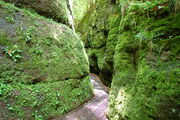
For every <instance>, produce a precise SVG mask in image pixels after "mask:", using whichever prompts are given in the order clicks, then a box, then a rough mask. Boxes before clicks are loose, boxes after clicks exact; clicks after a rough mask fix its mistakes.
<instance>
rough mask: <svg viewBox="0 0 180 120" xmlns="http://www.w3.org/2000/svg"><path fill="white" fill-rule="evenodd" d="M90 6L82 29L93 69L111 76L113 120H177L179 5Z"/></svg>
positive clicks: (109, 0)
mask: <svg viewBox="0 0 180 120" xmlns="http://www.w3.org/2000/svg"><path fill="white" fill-rule="evenodd" d="M91 8H93V9H90V10H89V12H88V14H87V15H86V16H85V17H84V19H83V20H82V23H83V25H86V26H85V27H82V28H80V27H78V28H79V29H78V30H79V31H80V32H81V33H82V37H83V40H84V43H85V46H86V48H87V52H88V56H89V58H90V66H91V68H92V70H95V71H97V72H100V74H103V73H106V72H104V71H108V73H110V75H112V83H111V92H110V104H109V112H108V116H109V118H110V119H111V120H178V119H179V117H180V116H179V115H180V113H179V111H180V110H179V107H178V105H179V102H178V101H179V98H180V97H179V90H178V89H179V88H178V76H179V59H180V57H179V56H180V54H179V53H180V49H179V44H180V43H179V38H180V37H179V30H180V27H179V26H180V22H179V20H178V18H179V17H180V13H179V12H178V10H179V9H178V6H177V2H176V1H168V0H162V1H156V0H151V1H143V0H134V1H132V0H127V1H124V0H120V1H119V2H118V1H115V0H104V1H102V0H97V1H96V4H94V6H93V7H91ZM109 11H110V14H108V13H109ZM82 23H81V24H82ZM108 73H106V74H104V75H107V76H108V77H106V76H105V79H104V80H107V79H109V75H108ZM104 75H103V76H104Z"/></svg>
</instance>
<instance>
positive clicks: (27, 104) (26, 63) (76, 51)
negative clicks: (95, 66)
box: [0, 1, 92, 120]
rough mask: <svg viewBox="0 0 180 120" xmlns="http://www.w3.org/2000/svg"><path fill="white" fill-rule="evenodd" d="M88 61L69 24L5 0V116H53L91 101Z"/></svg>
mask: <svg viewBox="0 0 180 120" xmlns="http://www.w3.org/2000/svg"><path fill="white" fill-rule="evenodd" d="M88 66H89V63H88V60H87V56H86V53H85V50H84V47H83V44H82V42H81V40H80V39H79V38H78V36H77V35H76V34H75V33H74V32H73V31H72V30H71V29H70V28H69V27H67V26H65V25H62V24H59V23H56V22H54V21H51V20H49V19H46V18H44V17H42V16H39V15H37V14H32V13H30V12H27V11H26V10H23V9H19V8H16V7H14V6H13V5H11V4H8V3H4V2H2V1H0V103H1V104H0V106H3V107H2V108H3V109H4V110H1V111H3V112H2V113H0V119H3V120H9V119H28V120H31V119H32V120H33V119H49V118H53V117H55V116H58V115H62V114H64V113H66V112H68V111H70V110H72V109H73V108H75V107H77V106H78V105H80V104H82V103H83V102H85V101H87V100H88V99H90V98H91V97H92V89H91V85H90V82H89V77H88V75H89V67H88Z"/></svg>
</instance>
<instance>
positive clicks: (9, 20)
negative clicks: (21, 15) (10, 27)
mask: <svg viewBox="0 0 180 120" xmlns="http://www.w3.org/2000/svg"><path fill="white" fill-rule="evenodd" d="M5 20H6V21H7V22H8V23H14V22H15V20H14V18H13V17H12V16H8V17H6V18H5Z"/></svg>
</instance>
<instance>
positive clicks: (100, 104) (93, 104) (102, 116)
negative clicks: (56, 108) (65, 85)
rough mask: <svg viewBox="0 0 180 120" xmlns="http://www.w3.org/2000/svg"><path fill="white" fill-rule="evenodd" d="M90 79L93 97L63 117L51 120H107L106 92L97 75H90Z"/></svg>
mask: <svg viewBox="0 0 180 120" xmlns="http://www.w3.org/2000/svg"><path fill="white" fill-rule="evenodd" d="M90 77H91V83H92V84H93V86H94V94H95V95H94V97H93V98H92V99H91V100H90V101H89V102H87V103H85V104H84V105H82V106H80V107H79V108H77V109H75V110H73V111H72V112H70V113H68V114H66V115H65V116H62V117H59V118H56V119H53V120H108V119H107V117H106V109H107V105H108V93H107V92H106V91H107V90H106V88H105V86H104V85H103V84H102V82H101V81H100V79H99V77H98V76H97V75H95V74H90Z"/></svg>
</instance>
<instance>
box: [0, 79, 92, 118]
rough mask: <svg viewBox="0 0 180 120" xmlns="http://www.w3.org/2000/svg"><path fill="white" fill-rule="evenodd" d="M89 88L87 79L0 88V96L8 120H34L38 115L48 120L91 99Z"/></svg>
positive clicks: (3, 85)
mask: <svg viewBox="0 0 180 120" xmlns="http://www.w3.org/2000/svg"><path fill="white" fill-rule="evenodd" d="M90 86H91V85H90V83H89V77H85V78H84V79H83V80H78V79H74V80H68V81H60V82H53V83H38V84H36V85H24V84H11V85H8V84H1V89H0V90H1V92H0V93H1V94H0V95H1V96H3V97H1V101H4V103H5V104H6V105H7V106H8V109H9V110H10V112H11V113H12V116H7V117H14V118H16V117H18V118H21V119H35V117H36V116H35V115H36V113H37V114H38V115H40V116H42V118H43V119H48V118H50V117H55V116H59V115H62V114H64V113H66V112H68V111H70V110H72V109H74V108H75V107H77V106H78V105H80V104H81V103H83V102H84V101H86V100H88V99H89V98H90V97H92V95H90V94H89V93H90V92H92V91H91V90H92V89H91V87H90ZM7 119H8V118H7Z"/></svg>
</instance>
